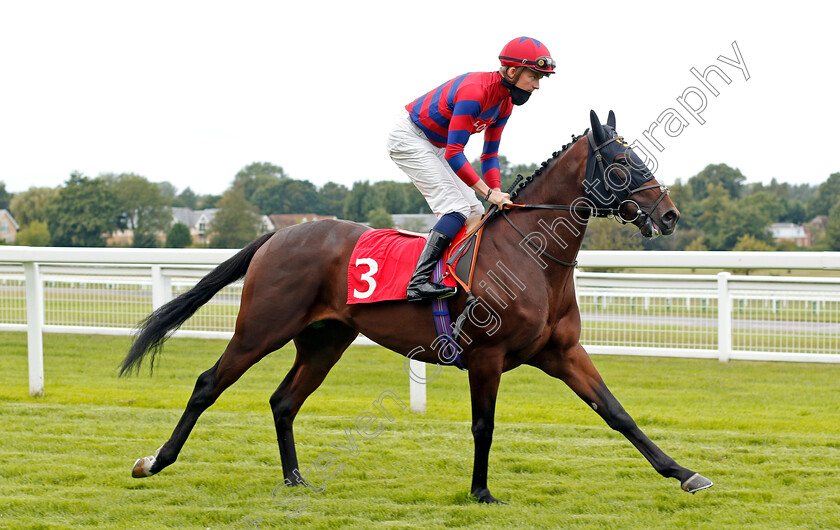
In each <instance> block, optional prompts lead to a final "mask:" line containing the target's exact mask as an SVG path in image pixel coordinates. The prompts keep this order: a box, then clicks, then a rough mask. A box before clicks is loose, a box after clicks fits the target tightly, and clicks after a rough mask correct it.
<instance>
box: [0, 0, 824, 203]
mask: <svg viewBox="0 0 840 530" xmlns="http://www.w3.org/2000/svg"><path fill="white" fill-rule="evenodd" d="M756 6H758V7H756ZM836 6H837V4H835V3H828V2H825V3H816V2H813V3H811V2H806V1H798V2H778V3H774V2H762V3H761V4H752V3H750V4H746V3H744V6H743V7H742V4H741V3H738V2H732V1H727V2H709V1H707V2H694V3H683V2H610V1H603V0H602V1H599V2H574V3H571V2H561V1H559V0H553V1H531V2H512V1H510V0H505V1H501V2H496V1H488V0H482V1H465V2H455V1H451V0H449V1H446V2H435V1H425V0H424V1H418V2H399V1H393V0H391V1H387V2H365V1H355V2H319V1H311V2H291V1H273V2H260V1H238V2H224V3H222V2H209V1H165V2H156V1H148V0H144V1H142V2H125V1H108V2H91V1H61V2H45V1H26V2H11V1H5V0H0V72H2V75H0V181H4V182H5V183H6V188H7V190H9V191H13V192H14V191H23V190H25V189H28V188H29V187H30V186H57V185H60V184H61V183H63V182H64V181H65V180H67V178H68V176H69V174H70V173H71V172H72V171H74V170H78V171H81V172H83V173H84V174H86V175H89V176H97V175H99V174H100V173H104V172H113V173H121V172H134V173H137V174H140V175H143V176H144V177H146V178H148V179H149V180H151V181H155V182H157V181H164V180H166V181H169V182H171V183H172V184H173V185H175V187H176V188H178V190H179V191H180V190H182V189H184V188H186V187H188V186H189V187H191V188H192V189H193V191H196V192H198V193H213V194H220V193H222V192H223V191H224V190H225V188H227V187H228V186H229V184H230V182H231V181H232V179H233V176H234V175H235V174H236V172H237V171H238V170H239V169H241V168H242V167H244V166H246V165H247V164H249V163H251V162H255V161H260V162H271V163H273V164H276V165H279V166H282V167H283V168H284V169H285V171H286V173H287V174H288V175H289V176H291V177H293V178H298V179H308V180H310V181H312V182H314V183H315V184H316V185H319V186H320V185H323V184H324V183H326V182H327V181H330V180H332V181H335V182H339V183H342V184H345V185H347V186H348V187H349V186H351V185H352V183H353V182H354V181H357V180H371V181H378V180H400V181H407V180H408V179H407V177H405V176H404V175H403V174H402V173H401V171H400V170H399V169H398V168H397V167H396V166H395V165H394V164H393V162H391V160H390V159H389V157H388V155H387V153H386V150H385V136H386V134H387V132H388V130H389V128H390V126H391V123H392V122H393V121H394V117H395V116H396V114H397V111H398V110H399V109H400V108H401V106H403V105H405V104H406V103H408V102H409V101H411V100H412V99H414V98H415V97H417V96H419V95H421V94H423V93H424V92H426V91H428V90H430V89H432V88H434V87H436V86H437V85H439V84H441V83H442V82H444V81H446V80H448V79H450V78H452V77H455V76H457V75H460V74H462V73H465V72H470V71H491V70H495V69H497V67H498V59H497V56H498V55H499V51H500V50H501V48H502V46H503V45H504V44H505V43H506V42H507V41H509V40H510V39H512V38H514V37H516V36H520V35H527V36H531V37H534V38H537V39H539V40H541V41H542V42H543V43H544V44H546V45H547V47H548V48H549V50H550V51H551V53H552V55H553V56H554V57H555V59H556V60H557V62H558V73H557V75H555V76H552V77H551V78H549V79H546V80H544V81H543V82H542V84H541V88H540V90H539V92H538V93H536V94H535V95H534V96H533V97H532V98H531V100H530V101H529V102H528V103H527V104H526V105H524V106H522V107H517V108H515V110H514V113H513V116H512V117H511V119H510V121H509V122H508V125H507V127H506V128H505V132H504V135H503V137H502V142H501V147H500V153H501V154H503V155H505V156H507V157H508V159H509V160H510V161H511V162H512V163H514V164H518V163H531V162H541V161H542V160H544V159H546V158H548V157H549V156H550V154H551V152H552V151H554V150H556V149H558V148H559V147H560V146H561V145H562V144H564V143H566V142H567V141H568V140H569V138H570V136H571V134H572V133H575V134H580V133H582V132H583V130H584V129H585V128H587V127H588V126H589V110H590V109H594V110H595V111H596V112H598V113H599V114H600V116H601V118H602V119H603V120H606V116H607V113H608V111H609V110H610V109H613V110H614V111H615V112H616V114H617V116H618V127H617V128H618V131H619V133H620V134H622V135H623V136H624V137H625V138H626V139H627V140H629V141H631V142H632V141H633V140H637V139H638V140H639V141H640V142H641V143H642V145H645V146H646V147H647V148H648V149H651V150H652V152H653V154H654V155H655V156H656V159H657V163H658V169H657V171H656V175H657V178H659V180H661V181H664V182H666V183H671V182H673V181H674V180H676V179H677V178H682V179H683V180H685V179H687V178H688V177H690V176H692V175H694V174H696V173H697V172H698V171H700V170H701V169H703V167H705V166H706V165H707V164H709V163H726V164H729V165H730V166H733V167H737V168H739V169H740V170H741V171H742V172H743V174H744V175H745V176H746V177H747V180H748V181H749V182H758V181H761V182H769V181H770V179H771V178H773V177H776V178H777V179H779V180H781V181H786V182H790V183H795V184H800V183H810V184H818V183H820V182H823V181H824V180H825V179H826V178H828V176H829V175H830V174H831V173H832V172H836V171H840V156H835V153H837V152H838V148H837V145H838V139H837V138H836V137H835V134H834V133H835V131H836V129H837V127H838V123H840V120H839V119H838V118H840V105H838V98H839V97H840V96H838V93H839V92H840V90H839V89H840V87H838V77H840V74H838V59H837V34H838V28H837V23H838V20H840V16H838V15H839V14H840V8H838V7H836ZM733 42H737V46H738V48H739V50H740V53H741V57H742V61H743V64H744V65H745V67H746V70H747V72H748V74H749V80H747V79H745V73H744V72H743V71H742V69H739V68H737V67H734V66H732V65H728V64H726V63H725V62H723V61H721V60H718V57H719V56H724V57H726V58H729V59H731V60H735V59H736V54H735V51H734V50H733V44H732V43H733ZM710 65H716V66H718V67H720V68H721V70H722V71H723V72H724V73H725V74H726V75H727V76H728V77H729V78H730V79H731V82H730V83H729V84H726V83H725V82H724V81H723V80H721V79H720V78H719V77H718V76H716V75H715V74H711V75H710V77H709V80H710V82H711V84H712V85H713V86H714V87H715V89H716V90H718V92H719V95H718V96H713V95H711V93H710V91H709V89H708V88H705V87H704V86H703V85H702V83H701V82H700V81H699V80H698V79H697V78H696V77H695V76H694V75H692V73H691V71H690V69H691V68H695V69H697V70H698V71H699V72H704V71H705V70H706V68H707V67H708V66H710ZM690 87H696V88H697V89H699V90H700V91H702V93H703V94H704V95H705V98H706V99H707V102H706V108H705V110H704V111H703V112H702V113H700V117H701V119H702V120H704V121H705V123H704V124H702V125H701V124H700V123H699V121H697V120H696V119H695V118H694V117H692V116H691V115H690V114H689V113H688V111H687V110H685V109H684V108H683V107H682V106H681V105H679V104H678V102H677V98H678V97H680V96H682V94H683V92H684V91H685V90H686V89H689V88H690ZM687 103H688V104H690V105H694V106H695V107H696V106H699V105H700V103H701V100H700V96H698V95H689V96H688V97H687ZM669 108H672V109H674V110H676V111H677V112H679V113H680V114H681V115H682V116H683V118H684V119H686V122H687V123H688V125H687V126H685V125H684V128H683V129H682V131H681V132H680V133H679V134H678V135H677V136H674V137H670V136H668V135H667V134H666V133H665V131H664V128H663V127H664V125H660V126H658V128H656V129H654V130H653V131H652V132H651V133H649V134H651V135H652V136H653V138H655V139H656V140H658V142H659V143H660V147H661V148H662V149H663V151H662V152H659V151H658V150H656V149H655V148H654V147H653V146H652V144H651V141H650V140H648V139H646V138H645V136H644V132H645V131H646V130H648V129H649V128H650V126H651V124H652V123H653V122H654V121H656V120H657V119H660V116H661V115H662V114H663V112H664V111H666V110H667V109H669ZM671 119H672V123H671V126H672V129H677V128H678V126H679V124H680V123H681V122H680V121H678V119H677V118H675V117H674V115H671ZM662 120H663V122H664V121H667V120H668V116H667V113H666V116H665V117H664V118H662ZM482 141H483V140H482V137H481V135H474V136H473V137H472V139H471V141H470V143H469V144H468V145H467V156H468V157H469V159H470V160H472V159H473V158H475V157H476V156H478V154H480V150H481V143H482Z"/></svg>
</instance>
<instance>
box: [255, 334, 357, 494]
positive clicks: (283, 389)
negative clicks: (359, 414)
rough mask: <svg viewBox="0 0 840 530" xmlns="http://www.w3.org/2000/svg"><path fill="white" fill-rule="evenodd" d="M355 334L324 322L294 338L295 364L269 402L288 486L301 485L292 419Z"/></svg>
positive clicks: (293, 419) (301, 479)
mask: <svg viewBox="0 0 840 530" xmlns="http://www.w3.org/2000/svg"><path fill="white" fill-rule="evenodd" d="M358 334H359V333H358V332H357V331H356V330H355V329H353V328H350V327H349V326H346V325H345V324H342V323H340V322H337V321H327V322H321V323H319V324H318V325H313V326H310V327H308V328H306V329H305V330H304V331H303V332H301V333H300V334H299V335H298V336H297V337H295V345H296V346H297V357H296V359H295V364H294V365H293V366H292V368H291V370H289V373H288V374H287V375H286V377H285V378H284V379H283V382H282V383H280V386H279V387H277V390H276V391H275V392H274V394H272V396H271V399H270V400H269V403H270V405H271V411H272V413H273V414H274V426H275V429H276V430H277V444H278V445H279V447H280V460H281V462H282V463H283V478H284V479H286V480H288V481H289V484H290V485H297V484H303V477H302V476H301V475H300V472H299V471H298V470H299V468H298V459H297V451H296V450H295V436H294V432H293V428H292V425H293V423H294V421H295V416H297V413H298V411H299V410H300V407H301V406H302V405H303V402H304V401H305V400H306V398H308V397H309V395H310V394H312V392H314V391H315V390H316V389H317V388H318V387H319V386H320V385H321V383H322V382H323V381H324V378H326V377H327V374H328V373H329V371H330V369H331V368H332V367H333V366H334V365H335V363H336V362H338V360H339V359H340V358H341V354H342V353H344V350H346V349H347V347H348V346H349V345H350V344H351V343H352V342H353V339H355V338H356V336H357V335H358Z"/></svg>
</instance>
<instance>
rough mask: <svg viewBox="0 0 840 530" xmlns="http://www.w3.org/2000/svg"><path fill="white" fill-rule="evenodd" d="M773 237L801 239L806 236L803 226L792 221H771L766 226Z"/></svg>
mask: <svg viewBox="0 0 840 530" xmlns="http://www.w3.org/2000/svg"><path fill="white" fill-rule="evenodd" d="M768 230H770V233H771V234H772V235H773V238H774V239H802V238H807V237H808V232H806V231H805V227H803V226H801V225H797V224H794V223H773V224H771V225H770V227H769V228H768Z"/></svg>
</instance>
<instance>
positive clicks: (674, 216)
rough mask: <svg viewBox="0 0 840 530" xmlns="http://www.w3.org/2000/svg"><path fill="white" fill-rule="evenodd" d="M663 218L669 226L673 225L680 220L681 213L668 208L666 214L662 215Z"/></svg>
mask: <svg viewBox="0 0 840 530" xmlns="http://www.w3.org/2000/svg"><path fill="white" fill-rule="evenodd" d="M662 220H663V221H665V223H667V224H668V225H669V226H673V225H675V224H677V221H679V220H680V214H679V212H677V211H676V210H668V211H667V212H665V215H663V216H662Z"/></svg>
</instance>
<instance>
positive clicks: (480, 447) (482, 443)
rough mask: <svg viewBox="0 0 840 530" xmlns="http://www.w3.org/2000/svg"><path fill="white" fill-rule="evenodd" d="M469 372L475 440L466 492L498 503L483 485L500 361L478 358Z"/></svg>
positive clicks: (491, 435) (481, 499)
mask: <svg viewBox="0 0 840 530" xmlns="http://www.w3.org/2000/svg"><path fill="white" fill-rule="evenodd" d="M477 357H479V356H477ZM469 374H470V395H471V398H472V433H473V439H474V440H475V459H474V460H473V476H472V486H471V487H470V493H472V495H473V496H474V497H476V498H477V499H478V500H479V501H480V502H486V503H502V502H501V501H500V500H498V499H497V498H495V497H494V496H493V495H491V494H490V490H489V489H488V488H487V465H488V462H489V459H490V445H491V444H492V443H493V425H494V416H495V413H496V395H497V394H498V392H499V381H500V379H501V377H502V370H501V363H500V362H498V363H497V362H493V361H492V360H491V359H490V358H486V359H481V364H480V365H479V366H470V367H469ZM502 504H504V503H502Z"/></svg>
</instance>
